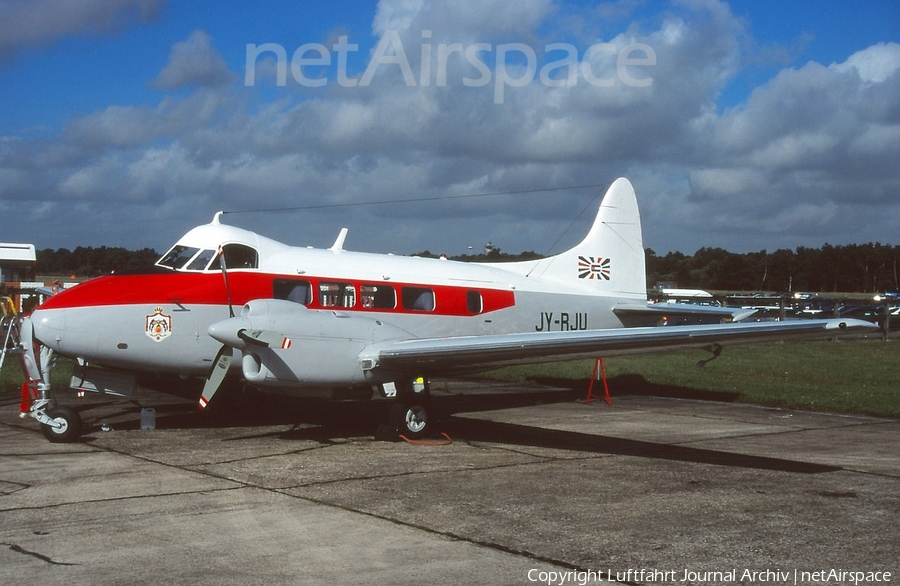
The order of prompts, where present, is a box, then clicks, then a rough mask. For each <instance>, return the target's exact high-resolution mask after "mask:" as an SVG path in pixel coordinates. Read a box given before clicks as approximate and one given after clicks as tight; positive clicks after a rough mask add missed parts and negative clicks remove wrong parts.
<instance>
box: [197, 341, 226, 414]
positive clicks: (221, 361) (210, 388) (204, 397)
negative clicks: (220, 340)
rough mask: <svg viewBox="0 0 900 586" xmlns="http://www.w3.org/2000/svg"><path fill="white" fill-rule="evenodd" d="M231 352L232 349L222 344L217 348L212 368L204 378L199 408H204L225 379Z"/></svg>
mask: <svg viewBox="0 0 900 586" xmlns="http://www.w3.org/2000/svg"><path fill="white" fill-rule="evenodd" d="M232 352H233V350H232V349H231V348H230V347H228V346H222V347H221V348H220V349H219V353H218V354H217V355H216V361H215V363H213V367H212V370H210V371H209V376H208V377H207V378H206V384H204V385H203V394H201V395H200V408H201V409H206V406H207V405H209V402H210V401H211V400H212V398H213V395H215V394H216V391H218V390H219V387H220V386H222V381H223V380H225V375H226V374H228V367H230V366H231V359H232Z"/></svg>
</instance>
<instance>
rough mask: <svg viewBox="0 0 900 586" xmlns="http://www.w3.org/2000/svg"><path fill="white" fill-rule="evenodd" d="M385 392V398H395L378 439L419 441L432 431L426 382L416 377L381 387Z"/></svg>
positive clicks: (433, 420) (433, 426)
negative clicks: (392, 391)
mask: <svg viewBox="0 0 900 586" xmlns="http://www.w3.org/2000/svg"><path fill="white" fill-rule="evenodd" d="M392 386H393V389H391V387H392ZM391 390H394V393H391ZM385 391H386V394H387V396H388V397H391V396H394V397H395V398H394V404H393V405H391V412H390V417H389V418H388V425H387V426H381V427H380V428H379V433H378V436H379V439H386V440H394V441H396V440H397V439H420V438H423V437H428V436H429V435H433V434H434V433H435V432H436V429H435V428H436V423H437V418H436V417H435V416H434V409H433V407H432V403H431V394H430V392H429V388H428V381H427V380H425V379H423V378H418V379H415V380H409V381H402V382H397V383H394V384H393V385H385Z"/></svg>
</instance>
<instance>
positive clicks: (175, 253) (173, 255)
mask: <svg viewBox="0 0 900 586" xmlns="http://www.w3.org/2000/svg"><path fill="white" fill-rule="evenodd" d="M199 251H200V249H199V248H193V247H190V246H182V245H180V244H176V245H175V246H173V247H172V248H171V249H170V250H169V252H167V253H165V254H164V255H163V256H162V258H161V259H159V260H158V261H157V262H156V264H157V265H159V266H161V267H168V268H170V269H180V268H181V267H182V266H184V263H186V262H187V261H189V260H191V258H192V257H193V256H194V255H195V254H197V253H198V252H199Z"/></svg>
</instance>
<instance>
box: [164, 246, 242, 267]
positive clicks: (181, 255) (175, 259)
mask: <svg viewBox="0 0 900 586" xmlns="http://www.w3.org/2000/svg"><path fill="white" fill-rule="evenodd" d="M222 252H223V254H224V256H225V266H226V267H227V268H229V269H255V268H257V267H258V266H259V254H258V253H257V252H256V249H254V248H251V247H250V246H246V245H244V244H226V245H224V246H223V247H222ZM216 257H217V254H216V251H215V250H212V249H208V248H204V249H203V250H201V249H199V248H194V247H192V246H184V245H182V244H176V245H175V246H173V247H172V248H171V250H169V252H167V253H166V254H164V255H163V256H162V258H161V259H159V260H158V261H157V262H156V264H157V266H161V267H166V268H170V269H175V270H184V271H205V270H210V269H213V270H219V267H218V265H216V266H212V263H213V262H214V261H215V259H216Z"/></svg>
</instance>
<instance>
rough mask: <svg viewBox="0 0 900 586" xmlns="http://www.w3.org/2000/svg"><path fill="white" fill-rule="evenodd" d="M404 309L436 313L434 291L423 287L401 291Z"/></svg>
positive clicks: (405, 288)
mask: <svg viewBox="0 0 900 586" xmlns="http://www.w3.org/2000/svg"><path fill="white" fill-rule="evenodd" d="M400 297H401V302H402V303H403V308H404V309H411V310H413V311H434V291H432V290H431V289H424V288H422V287H403V289H401V291H400Z"/></svg>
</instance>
